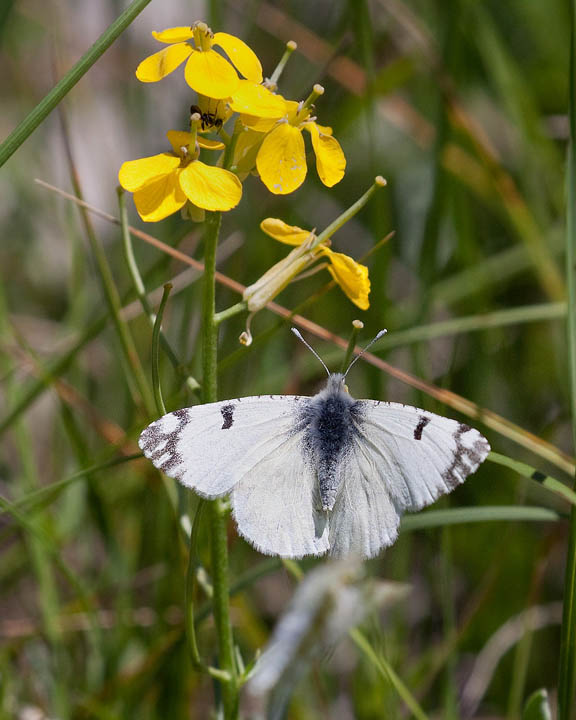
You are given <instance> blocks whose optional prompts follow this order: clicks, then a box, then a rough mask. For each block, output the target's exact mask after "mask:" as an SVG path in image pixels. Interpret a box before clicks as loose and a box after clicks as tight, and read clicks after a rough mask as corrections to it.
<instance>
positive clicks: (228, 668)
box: [202, 213, 238, 720]
mask: <svg viewBox="0 0 576 720" xmlns="http://www.w3.org/2000/svg"><path fill="white" fill-rule="evenodd" d="M221 220H222V215H221V213H207V214H206V234H205V238H204V296H203V307H202V390H203V398H204V402H215V401H216V400H217V398H218V385H217V379H218V365H217V364H218V325H217V323H216V320H215V315H216V299H215V298H216V283H215V272H216V247H217V245H218V235H219V232H220V223H221ZM209 510H210V543H211V558H212V584H213V587H214V597H213V612H214V623H215V625H216V633H217V635H218V648H219V665H220V668H221V670H223V671H225V672H226V673H227V674H228V679H227V680H224V681H222V680H221V688H222V704H223V710H224V718H225V720H234V719H235V718H237V717H238V678H237V672H236V659H235V654H234V639H233V636H232V625H231V623H230V600H229V588H228V574H229V569H228V544H227V535H226V524H227V523H226V517H227V507H226V503H225V501H224V500H222V499H216V500H213V501H212V502H211V503H210V506H209Z"/></svg>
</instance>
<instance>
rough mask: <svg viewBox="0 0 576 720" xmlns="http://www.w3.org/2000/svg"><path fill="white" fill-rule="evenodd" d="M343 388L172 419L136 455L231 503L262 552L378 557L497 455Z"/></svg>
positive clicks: (421, 414)
mask: <svg viewBox="0 0 576 720" xmlns="http://www.w3.org/2000/svg"><path fill="white" fill-rule="evenodd" d="M296 334H298V336H299V337H300V339H302V338H301V336H300V335H299V333H297V331H296ZM380 335H381V334H379V335H378V336H377V338H378V337H380ZM377 338H375V340H376V339H377ZM306 345H307V343H306ZM308 347H310V346H308ZM310 349H311V350H312V348H310ZM312 352H314V350H312ZM314 354H315V355H316V353H315V352H314ZM317 357H318V356H317ZM321 362H322V361H321ZM322 364H324V363H322ZM324 367H326V366H324ZM349 369H350V368H349ZM326 371H327V372H328V370H327V369H326ZM344 382H345V375H342V374H340V373H329V372H328V381H327V384H326V387H325V388H324V389H323V390H322V391H320V392H319V393H318V394H317V395H314V397H305V396H300V395H258V396H255V397H244V398H236V399H235V400H223V401H221V402H216V403H209V404H207V405H196V406H194V407H190V408H184V409H182V410H176V411H175V412H172V413H168V414H167V415H164V416H163V417H161V418H160V419H159V420H156V422H153V423H152V424H151V425H149V426H148V427H147V428H146V430H144V432H143V433H142V435H141V436H140V440H139V445H140V448H141V449H142V451H143V453H144V455H145V456H146V457H147V458H149V459H150V460H151V461H152V462H153V463H154V465H155V466H156V467H157V468H159V469H160V470H162V471H163V472H164V473H165V474H166V475H168V476H169V477H172V478H175V479H177V480H179V481H180V482H181V483H183V484H184V485H186V486H187V487H190V488H192V489H193V490H195V491H196V492H197V493H198V494H199V495H201V496H202V497H205V498H216V497H219V496H222V495H226V494H228V493H230V495H231V501H232V510H233V513H234V517H235V519H236V523H237V525H238V530H239V532H240V533H241V535H243V536H244V537H245V538H246V539H247V540H248V541H249V542H250V543H252V545H254V547H255V548H256V549H257V550H259V551H260V552H262V553H265V554H268V555H280V556H281V557H287V558H299V557H302V556H304V555H322V554H324V553H327V552H329V553H330V555H332V556H344V555H347V554H349V553H355V554H356V555H359V556H361V557H373V556H374V555H376V554H377V553H378V552H379V551H380V549H381V548H383V547H386V546H388V545H391V544H392V543H393V542H394V541H395V540H396V537H397V535H398V526H399V524H400V518H401V516H402V513H403V512H405V511H408V512H414V511H416V510H420V509H421V508H423V507H425V506H426V505H430V504H431V503H433V502H434V501H435V500H436V499H437V498H438V497H439V496H440V495H443V494H445V493H448V492H450V491H452V490H453V489H454V488H455V487H457V486H458V485H460V483H462V482H464V480H465V479H466V477H467V476H468V475H469V474H470V473H473V472H474V471H475V470H476V469H477V468H478V466H479V465H480V463H481V462H482V461H483V460H484V459H485V458H486V456H487V455H488V453H489V452H490V446H489V444H488V441H487V440H486V438H484V437H483V436H482V435H481V434H480V433H479V432H478V431H477V430H474V429H472V428H470V427H468V425H464V424H462V423H460V422H457V421H456V420H450V419H448V418H445V417H442V416H440V415H435V414H434V413H431V412H428V411H426V410H421V409H419V408H415V407H411V406H410V405H401V404H399V403H392V402H379V401H377V400H354V398H352V397H351V396H350V395H349V394H348V391H347V388H346V386H345V384H344Z"/></svg>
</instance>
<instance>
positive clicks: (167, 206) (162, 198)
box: [134, 170, 186, 222]
mask: <svg viewBox="0 0 576 720" xmlns="http://www.w3.org/2000/svg"><path fill="white" fill-rule="evenodd" d="M180 172H181V171H180V170H176V172H173V173H171V174H170V175H164V176H163V177H161V178H159V179H158V180H154V181H153V182H150V183H148V184H147V185H145V186H144V187H143V188H141V189H140V190H137V191H136V192H135V193H134V204H135V205H136V210H138V214H139V215H140V217H141V218H142V220H145V221H146V222H158V220H163V219H164V218H165V217H168V215H172V213H175V212H177V211H178V210H180V208H181V207H183V206H184V205H185V204H186V195H184V193H183V192H182V190H181V189H180V185H179V184H178V174H179V173H180Z"/></svg>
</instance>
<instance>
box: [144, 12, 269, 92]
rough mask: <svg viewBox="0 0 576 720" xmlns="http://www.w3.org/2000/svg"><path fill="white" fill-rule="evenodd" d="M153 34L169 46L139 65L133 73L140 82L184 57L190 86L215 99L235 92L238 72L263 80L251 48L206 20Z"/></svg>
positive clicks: (166, 72) (168, 69)
mask: <svg viewBox="0 0 576 720" xmlns="http://www.w3.org/2000/svg"><path fill="white" fill-rule="evenodd" d="M152 35H153V37H154V38H155V39H156V40H158V42H161V43H165V44H167V45H168V47H166V48H164V49H163V50H160V51H159V52H157V53H155V54H154V55H150V57H147V58H146V59H145V60H142V62H141V63H140V65H138V67H137V69H136V77H137V78H138V80H140V81H141V82H158V80H162V78H164V77H166V75H169V74H170V73H171V72H173V71H174V70H176V68H177V67H179V66H180V65H182V63H183V62H184V61H186V67H185V69H184V77H185V79H186V82H187V83H188V85H190V87H191V88H192V90H196V92H197V93H200V94H201V95H207V96H208V97H211V98H215V99H217V100H218V99H220V98H227V97H231V96H232V95H233V94H234V92H235V90H237V88H238V85H239V83H240V77H239V75H238V73H240V74H241V75H243V77H244V78H246V79H247V80H250V81H251V82H252V83H256V84H259V83H261V82H262V65H261V64H260V60H258V57H257V56H256V54H255V53H254V51H253V50H251V49H250V48H249V47H248V45H246V43H245V42H243V41H242V40H240V39H239V38H237V37H234V35H229V34H228V33H223V32H218V33H213V32H212V31H211V30H210V28H209V27H208V26H207V25H206V23H203V22H197V23H194V25H192V26H190V27H174V28H168V29H166V30H162V31H161V32H153V33H152ZM190 40H192V41H193V44H190V42H189V41H190ZM214 45H216V46H218V47H219V48H221V49H222V50H224V52H225V53H226V55H227V56H228V58H229V59H228V60H226V58H224V57H223V56H222V55H220V54H219V53H218V52H216V50H213V46H214Z"/></svg>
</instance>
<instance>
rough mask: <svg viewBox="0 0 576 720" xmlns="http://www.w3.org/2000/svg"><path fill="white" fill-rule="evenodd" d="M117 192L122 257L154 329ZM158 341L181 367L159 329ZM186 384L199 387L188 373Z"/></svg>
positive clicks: (121, 196)
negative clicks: (122, 248)
mask: <svg viewBox="0 0 576 720" xmlns="http://www.w3.org/2000/svg"><path fill="white" fill-rule="evenodd" d="M116 192H117V194H118V209H119V211H120V224H121V227H122V245H123V247H124V257H125V258H126V264H127V265H128V270H129V272H130V276H131V278H132V283H133V284H134V289H135V291H136V295H137V297H138V300H139V301H140V304H141V305H142V310H143V311H144V314H145V315H146V317H147V318H148V322H149V324H150V327H151V328H152V329H154V326H155V323H156V316H155V314H154V312H153V311H152V307H151V305H150V303H149V301H148V295H147V293H146V288H145V286H144V281H143V279H142V276H141V275H140V270H139V268H138V263H137V262H136V257H135V255H134V247H133V245H132V235H131V233H130V228H129V226H128V213H127V211H126V196H125V193H124V190H123V189H122V188H121V187H118V188H117V191H116ZM160 343H161V345H162V349H163V350H164V352H165V353H166V356H167V357H168V359H169V360H170V362H171V363H172V367H173V368H174V369H175V370H178V369H179V368H181V367H182V363H181V362H180V359H179V358H178V357H177V355H176V353H175V352H174V350H172V346H171V345H170V343H169V342H168V340H167V339H166V336H165V335H164V333H163V332H162V330H160ZM186 385H187V386H188V389H189V390H190V391H191V392H196V390H198V389H199V388H200V383H199V382H198V381H197V380H196V379H195V378H193V377H191V376H190V375H188V376H187V377H186Z"/></svg>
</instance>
